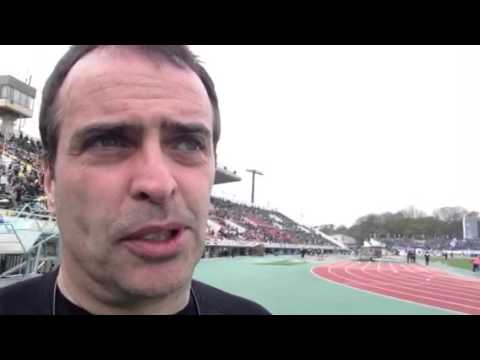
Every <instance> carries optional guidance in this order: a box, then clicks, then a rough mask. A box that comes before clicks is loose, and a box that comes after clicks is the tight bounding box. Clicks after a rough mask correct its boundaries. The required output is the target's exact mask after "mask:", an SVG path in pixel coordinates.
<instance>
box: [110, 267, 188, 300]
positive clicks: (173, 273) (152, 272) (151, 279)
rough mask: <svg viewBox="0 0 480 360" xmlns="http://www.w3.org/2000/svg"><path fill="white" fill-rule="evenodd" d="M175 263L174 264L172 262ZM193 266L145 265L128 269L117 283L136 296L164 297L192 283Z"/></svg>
mask: <svg viewBox="0 0 480 360" xmlns="http://www.w3.org/2000/svg"><path fill="white" fill-rule="evenodd" d="M172 265H173V264H172ZM192 275H193V268H192V267H190V266H189V267H188V268H186V267H185V264H178V265H177V266H164V267H162V268H160V267H159V266H155V267H153V268H152V267H145V268H141V269H135V270H132V271H127V274H125V276H124V277H122V278H121V279H118V281H117V283H118V284H119V285H120V287H121V288H122V289H123V290H124V291H125V292H126V293H129V294H131V295H134V296H140V297H146V298H154V297H163V296H166V295H169V294H171V293H174V292H176V291H179V290H181V289H182V288H185V287H186V286H188V285H189V284H190V281H191V279H192Z"/></svg>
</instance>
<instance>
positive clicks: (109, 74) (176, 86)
mask: <svg viewBox="0 0 480 360" xmlns="http://www.w3.org/2000/svg"><path fill="white" fill-rule="evenodd" d="M57 109H58V113H59V114H58V115H59V116H58V118H59V119H62V120H61V122H64V121H68V119H69V118H70V117H72V116H73V115H75V114H78V113H81V114H82V116H84V117H85V118H88V115H89V113H90V115H92V116H93V115H95V116H98V115H106V116H108V115H110V114H115V115H118V113H128V112H129V111H134V112H135V111H136V112H137V113H138V112H141V113H142V114H144V115H145V114H147V113H152V114H153V113H155V111H156V110H161V112H168V111H171V112H173V113H174V115H175V116H179V117H182V116H186V117H193V118H200V119H202V118H209V119H211V120H213V111H212V107H211V104H210V100H209V98H208V94H207V91H206V89H205V87H204V85H203V83H202V81H201V80H200V78H199V77H198V76H197V75H196V74H195V73H194V72H193V71H192V70H191V69H189V68H187V67H184V68H182V67H179V66H178V65H175V64H172V63H171V62H169V61H168V60H167V59H165V58H163V57H161V55H159V57H158V58H157V57H155V58H154V57H153V56H151V55H150V56H146V55H145V54H142V53H140V52H138V50H134V49H131V48H119V47H113V48H111V47H106V48H97V49H95V50H93V51H92V52H91V53H89V54H87V55H85V56H84V57H83V58H82V59H80V60H79V61H78V62H77V63H76V64H75V65H74V66H73V67H72V69H71V70H70V72H69V74H68V75H67V77H66V79H65V81H64V83H63V84H62V86H61V88H60V91H59V93H58V97H57ZM211 122H212V121H210V125H211Z"/></svg>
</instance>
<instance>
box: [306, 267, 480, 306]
mask: <svg viewBox="0 0 480 360" xmlns="http://www.w3.org/2000/svg"><path fill="white" fill-rule="evenodd" d="M312 272H313V273H314V274H315V275H318V276H320V277H322V278H325V279H328V280H331V281H334V282H336V283H340V284H342V285H346V286H350V287H353V288H355V289H360V290H366V291H369V292H373V293H376V294H381V295H386V296H390V297H394V298H397V299H400V300H407V301H412V302H415V303H419V304H424V305H430V306H435V307H439V308H442V309H446V310H452V311H456V312H460V313H464V314H475V315H479V314H480V280H477V279H475V278H471V279H470V278H468V277H466V276H461V275H455V274H450V273H448V272H444V271H441V270H438V269H435V268H431V267H427V266H422V265H418V264H398V263H380V262H367V263H365V262H353V261H342V262H338V263H335V264H326V265H321V266H318V267H315V268H314V269H312Z"/></svg>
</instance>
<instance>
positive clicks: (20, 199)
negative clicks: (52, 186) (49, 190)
mask: <svg viewBox="0 0 480 360" xmlns="http://www.w3.org/2000/svg"><path fill="white" fill-rule="evenodd" d="M0 144H1V153H2V160H1V161H0V199H1V200H2V201H1V205H2V207H4V208H18V207H21V206H22V205H23V204H24V203H27V202H31V201H34V200H35V199H36V198H38V197H39V196H42V195H43V189H42V175H41V173H40V154H41V151H42V146H41V143H40V142H39V141H37V140H34V139H31V138H29V137H27V136H24V135H23V134H22V133H20V134H19V136H11V137H10V138H9V139H5V138H4V136H3V134H1V133H0ZM7 158H8V159H9V161H6V159H7Z"/></svg>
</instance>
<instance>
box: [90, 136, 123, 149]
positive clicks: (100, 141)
mask: <svg viewBox="0 0 480 360" xmlns="http://www.w3.org/2000/svg"><path fill="white" fill-rule="evenodd" d="M126 146H128V142H127V141H125V140H124V139H120V138H118V137H114V136H100V137H97V138H94V139H92V140H91V141H89V142H87V147H89V148H112V147H126Z"/></svg>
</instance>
